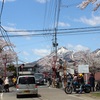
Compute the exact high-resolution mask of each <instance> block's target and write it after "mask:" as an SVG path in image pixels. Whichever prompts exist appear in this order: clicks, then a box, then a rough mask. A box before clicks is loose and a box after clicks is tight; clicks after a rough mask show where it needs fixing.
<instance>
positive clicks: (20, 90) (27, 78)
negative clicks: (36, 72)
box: [16, 75, 38, 98]
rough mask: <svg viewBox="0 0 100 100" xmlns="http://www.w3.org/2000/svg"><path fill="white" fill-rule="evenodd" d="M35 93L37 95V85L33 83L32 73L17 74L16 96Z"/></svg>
mask: <svg viewBox="0 0 100 100" xmlns="http://www.w3.org/2000/svg"><path fill="white" fill-rule="evenodd" d="M29 94H30V95H35V96H38V87H37V85H36V84H35V77H34V76H33V75H23V76H19V77H18V79H17V84H16V97H17V98H19V97H20V96H21V95H29Z"/></svg>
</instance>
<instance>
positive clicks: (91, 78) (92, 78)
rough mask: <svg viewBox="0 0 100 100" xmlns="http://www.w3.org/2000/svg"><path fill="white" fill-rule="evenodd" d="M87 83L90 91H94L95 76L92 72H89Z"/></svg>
mask: <svg viewBox="0 0 100 100" xmlns="http://www.w3.org/2000/svg"><path fill="white" fill-rule="evenodd" d="M89 84H90V85H91V91H92V92H94V88H95V77H94V74H92V73H91V74H90V77H89Z"/></svg>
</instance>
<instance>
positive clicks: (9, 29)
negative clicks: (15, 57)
mask: <svg viewBox="0 0 100 100" xmlns="http://www.w3.org/2000/svg"><path fill="white" fill-rule="evenodd" d="M3 28H4V29H5V30H6V31H12V32H9V33H10V34H14V35H16V34H17V35H28V34H30V33H29V32H27V31H26V32H25V31H22V32H13V31H15V30H25V29H16V28H14V27H8V26H3ZM31 33H32V34H35V33H34V32H31ZM23 37H25V38H26V39H28V40H29V39H30V37H29V36H23Z"/></svg>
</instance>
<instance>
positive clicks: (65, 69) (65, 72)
mask: <svg viewBox="0 0 100 100" xmlns="http://www.w3.org/2000/svg"><path fill="white" fill-rule="evenodd" d="M63 73H64V87H66V85H67V62H66V61H65V62H64V66H63Z"/></svg>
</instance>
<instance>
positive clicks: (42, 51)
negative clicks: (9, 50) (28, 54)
mask: <svg viewBox="0 0 100 100" xmlns="http://www.w3.org/2000/svg"><path fill="white" fill-rule="evenodd" d="M32 52H33V53H34V54H36V55H38V56H41V57H43V56H46V55H48V54H49V53H50V50H47V49H33V50H32Z"/></svg>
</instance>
